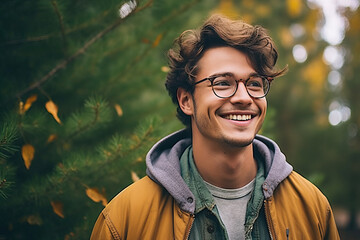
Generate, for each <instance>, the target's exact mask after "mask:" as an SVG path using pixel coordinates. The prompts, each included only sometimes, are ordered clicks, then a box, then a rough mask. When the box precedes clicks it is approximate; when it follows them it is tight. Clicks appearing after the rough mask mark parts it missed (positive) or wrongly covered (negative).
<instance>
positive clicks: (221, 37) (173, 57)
mask: <svg viewBox="0 0 360 240" xmlns="http://www.w3.org/2000/svg"><path fill="white" fill-rule="evenodd" d="M220 46H230V47H233V48H236V49H238V50H240V51H242V52H244V53H245V54H246V55H247V56H248V57H249V60H250V62H251V64H252V67H253V68H254V69H255V71H256V72H257V73H258V74H260V75H264V76H268V77H271V78H274V77H277V76H280V75H282V74H284V72H285V71H286V67H285V68H283V69H280V70H277V69H275V64H276V61H277V58H278V53H277V51H276V49H275V44H274V42H273V40H272V39H271V37H270V36H269V35H268V33H267V31H266V30H265V29H264V28H262V27H261V26H252V25H250V24H247V23H245V22H243V21H241V20H230V19H228V18H226V17H224V16H221V15H213V16H211V17H210V18H209V19H208V20H206V21H205V23H204V24H203V25H202V26H201V27H200V29H197V30H187V31H185V32H183V33H182V34H181V35H180V36H179V38H177V39H176V40H175V42H174V46H173V48H172V49H170V50H169V52H168V58H169V67H170V71H169V73H168V75H167V79H166V83H165V86H166V89H167V91H168V92H169V95H170V97H171V99H172V101H173V102H174V103H175V104H176V105H177V117H178V118H179V119H180V121H181V122H182V123H183V124H184V125H185V126H187V127H190V124H191V118H190V116H188V115H186V114H185V113H183V112H182V110H181V108H180V107H179V103H178V100H177V90H178V88H183V89H185V90H186V91H188V92H190V93H191V94H193V91H194V79H195V77H196V74H197V72H198V65H197V63H198V61H199V60H200V58H201V57H202V56H203V54H204V52H205V51H206V50H207V49H209V48H214V47H220Z"/></svg>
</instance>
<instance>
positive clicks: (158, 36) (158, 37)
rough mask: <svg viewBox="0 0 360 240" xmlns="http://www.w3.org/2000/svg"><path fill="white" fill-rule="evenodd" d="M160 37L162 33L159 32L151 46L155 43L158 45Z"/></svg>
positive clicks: (154, 45)
mask: <svg viewBox="0 0 360 240" xmlns="http://www.w3.org/2000/svg"><path fill="white" fill-rule="evenodd" d="M162 37H163V35H162V33H160V34H159V35H157V37H156V39H155V41H154V42H153V44H152V47H156V46H157V45H159V43H160V41H161V39H162Z"/></svg>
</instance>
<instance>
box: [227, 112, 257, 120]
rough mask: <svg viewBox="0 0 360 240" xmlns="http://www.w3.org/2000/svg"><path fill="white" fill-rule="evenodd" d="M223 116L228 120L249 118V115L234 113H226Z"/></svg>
mask: <svg viewBox="0 0 360 240" xmlns="http://www.w3.org/2000/svg"><path fill="white" fill-rule="evenodd" d="M225 118H226V119H229V120H237V121H246V120H249V119H251V115H235V114H230V115H227V116H226V117H225Z"/></svg>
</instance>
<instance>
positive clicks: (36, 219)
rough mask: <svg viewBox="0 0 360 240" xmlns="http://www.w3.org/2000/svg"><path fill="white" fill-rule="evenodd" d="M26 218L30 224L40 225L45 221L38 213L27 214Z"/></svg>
mask: <svg viewBox="0 0 360 240" xmlns="http://www.w3.org/2000/svg"><path fill="white" fill-rule="evenodd" d="M25 220H26V222H27V223H28V224H30V225H38V226H40V225H42V223H43V222H42V219H41V218H40V216H38V215H30V216H27V217H25Z"/></svg>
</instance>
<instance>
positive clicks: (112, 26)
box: [16, 0, 153, 98]
mask: <svg viewBox="0 0 360 240" xmlns="http://www.w3.org/2000/svg"><path fill="white" fill-rule="evenodd" d="M152 2H153V0H149V1H148V2H147V3H146V4H145V5H144V6H142V7H141V8H136V9H135V10H134V11H132V12H131V13H130V14H129V15H127V16H126V17H124V18H121V19H118V20H117V21H115V22H114V23H113V24H112V25H110V26H109V27H107V28H105V29H104V30H103V31H101V32H99V33H98V34H97V35H96V36H95V37H93V38H92V39H90V40H89V41H88V42H86V43H85V44H84V46H83V47H81V48H80V49H79V50H77V51H76V52H75V53H74V54H73V55H72V56H70V57H69V58H67V59H65V60H64V61H62V62H61V63H59V64H58V65H56V66H55V67H54V68H53V69H52V70H50V72H48V73H47V74H46V75H45V76H43V77H42V78H41V79H40V80H39V81H37V82H34V83H33V84H31V85H30V86H29V87H28V88H26V89H24V90H23V91H21V92H19V93H18V94H16V97H18V98H19V97H20V96H22V95H24V94H25V93H27V92H29V91H31V90H33V89H35V88H38V87H39V86H41V85H42V84H43V83H45V82H46V81H48V80H49V79H50V78H51V77H52V76H54V75H55V74H56V73H57V72H58V71H60V70H61V69H63V68H65V67H66V66H67V65H68V64H69V63H71V62H72V61H74V60H75V59H76V58H77V57H79V56H80V55H82V54H83V53H85V52H86V50H87V49H88V48H89V47H90V46H91V45H93V44H94V43H95V42H96V41H98V40H99V39H101V38H102V37H104V36H105V35H106V34H107V33H109V32H111V31H112V30H114V29H115V28H116V27H118V26H119V25H120V24H121V23H122V22H123V21H124V20H125V19H126V18H128V17H130V16H131V15H133V14H134V13H137V12H139V11H141V10H143V9H145V8H147V7H149V6H151V4H152Z"/></svg>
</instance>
